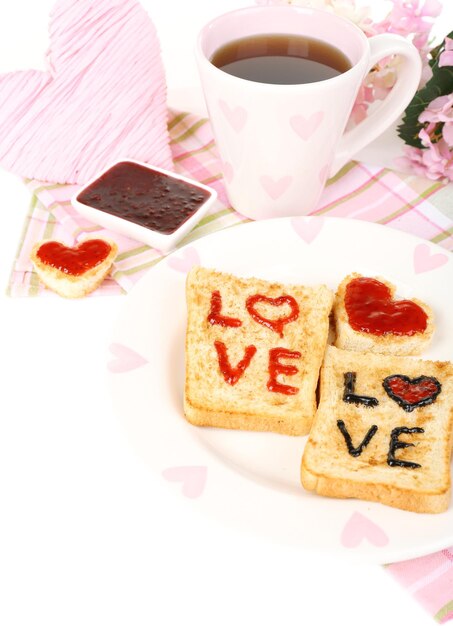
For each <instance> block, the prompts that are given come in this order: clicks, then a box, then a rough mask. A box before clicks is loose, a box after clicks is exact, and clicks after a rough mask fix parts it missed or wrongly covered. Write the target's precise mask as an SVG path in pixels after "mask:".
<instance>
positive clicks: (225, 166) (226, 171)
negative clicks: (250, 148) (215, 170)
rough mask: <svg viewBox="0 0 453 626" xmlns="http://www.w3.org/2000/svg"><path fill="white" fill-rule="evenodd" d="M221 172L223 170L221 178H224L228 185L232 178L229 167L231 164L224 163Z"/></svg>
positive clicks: (232, 172)
mask: <svg viewBox="0 0 453 626" xmlns="http://www.w3.org/2000/svg"><path fill="white" fill-rule="evenodd" d="M222 170H223V177H224V178H225V180H226V182H227V183H228V184H230V183H231V182H232V180H233V178H234V169H233V166H232V165H231V163H228V162H224V163H223V164H222Z"/></svg>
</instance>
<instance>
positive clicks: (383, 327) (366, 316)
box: [344, 277, 428, 336]
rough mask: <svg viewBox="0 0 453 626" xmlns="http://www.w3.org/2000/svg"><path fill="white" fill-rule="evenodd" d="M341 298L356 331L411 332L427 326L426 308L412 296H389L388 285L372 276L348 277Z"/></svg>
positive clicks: (397, 333) (373, 332)
mask: <svg viewBox="0 0 453 626" xmlns="http://www.w3.org/2000/svg"><path fill="white" fill-rule="evenodd" d="M344 302H345V308H346V313H347V315H348V320H349V324H350V326H351V328H353V329H354V330H356V331H359V332H363V333H370V334H372V335H388V334H391V335H400V336H401V335H405V336H411V335H415V333H422V332H424V331H425V330H426V326H427V322H428V316H427V314H426V313H425V311H424V310H423V309H422V308H421V307H420V306H419V305H418V304H416V303H415V302H412V301H411V300H392V294H391V291H390V289H389V288H388V287H387V285H384V284H383V283H381V282H380V281H379V280H376V279H374V278H365V277H360V278H354V279H353V280H351V282H349V283H348V284H347V286H346V293H345V298H344Z"/></svg>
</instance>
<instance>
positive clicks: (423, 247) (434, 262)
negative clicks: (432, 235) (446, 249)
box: [414, 243, 449, 274]
mask: <svg viewBox="0 0 453 626" xmlns="http://www.w3.org/2000/svg"><path fill="white" fill-rule="evenodd" d="M448 259H449V257H448V256H447V255H446V254H442V253H432V252H431V249H430V246H429V245H428V244H426V243H419V244H418V245H417V246H416V247H415V250H414V270H415V273H416V274H421V273H423V272H431V271H432V270H435V269H437V268H438V267H442V265H445V263H447V262H448Z"/></svg>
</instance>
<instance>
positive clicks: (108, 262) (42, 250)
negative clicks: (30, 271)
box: [31, 238, 118, 298]
mask: <svg viewBox="0 0 453 626" xmlns="http://www.w3.org/2000/svg"><path fill="white" fill-rule="evenodd" d="M117 252H118V247H117V245H116V243H114V242H113V241H109V240H107V239H101V238H96V239H94V238H93V239H86V240H85V241H82V242H80V243H79V244H78V245H76V246H74V247H70V246H66V245H65V244H64V243H62V242H60V241H54V240H47V241H40V242H38V243H36V244H35V245H34V246H33V249H32V253H31V260H32V263H33V266H34V268H35V271H36V273H37V274H38V276H39V278H40V280H41V281H42V282H43V283H44V284H45V285H46V287H48V288H49V289H51V290H52V291H55V292H56V293H58V294H59V295H60V296H63V297H66V298H80V297H82V296H86V295H88V294H89V293H91V292H92V291H94V290H95V289H96V288H97V287H98V286H99V285H100V284H101V282H102V281H103V280H104V278H105V277H106V276H107V274H108V273H109V272H110V268H111V266H112V263H113V260H114V258H115V257H116V254H117Z"/></svg>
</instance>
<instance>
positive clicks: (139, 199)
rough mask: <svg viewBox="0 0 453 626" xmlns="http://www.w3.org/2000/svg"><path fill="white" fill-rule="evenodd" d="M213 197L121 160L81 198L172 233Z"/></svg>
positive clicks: (124, 216) (179, 181) (97, 206)
mask: <svg viewBox="0 0 453 626" xmlns="http://www.w3.org/2000/svg"><path fill="white" fill-rule="evenodd" d="M209 197H210V194H209V192H208V191H206V190H205V189H200V188H199V187H197V186H195V185H191V184H190V183H186V182H185V181H183V180H179V179H177V178H173V177H172V176H169V175H167V174H164V173H162V172H158V171H155V170H152V169H149V168H147V167H145V166H143V165H139V164H138V163H133V162H131V161H124V162H121V163H117V164H116V165H114V166H113V167H112V168H110V169H109V170H108V171H107V172H105V173H104V174H102V176H100V177H99V178H97V179H96V180H95V181H94V182H93V183H92V184H91V185H89V186H88V187H87V188H86V189H84V190H83V191H81V192H80V194H79V195H78V196H77V200H78V201H79V202H81V203H82V204H86V205H88V206H91V207H93V208H95V209H98V210H100V211H104V212H105V213H110V214H111V215H115V216H117V217H121V218H123V219H125V220H128V221H129V222H134V223H135V224H138V225H139V226H144V227H145V228H149V229H151V230H154V231H156V232H158V233H163V234H165V235H170V234H171V233H173V232H174V231H175V230H177V229H178V228H179V227H180V226H181V225H182V224H183V223H184V222H185V221H187V220H188V219H189V217H191V215H193V214H194V213H195V212H196V211H197V210H198V209H199V208H200V206H201V205H202V204H204V202H206V200H207V199H208V198H209Z"/></svg>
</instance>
